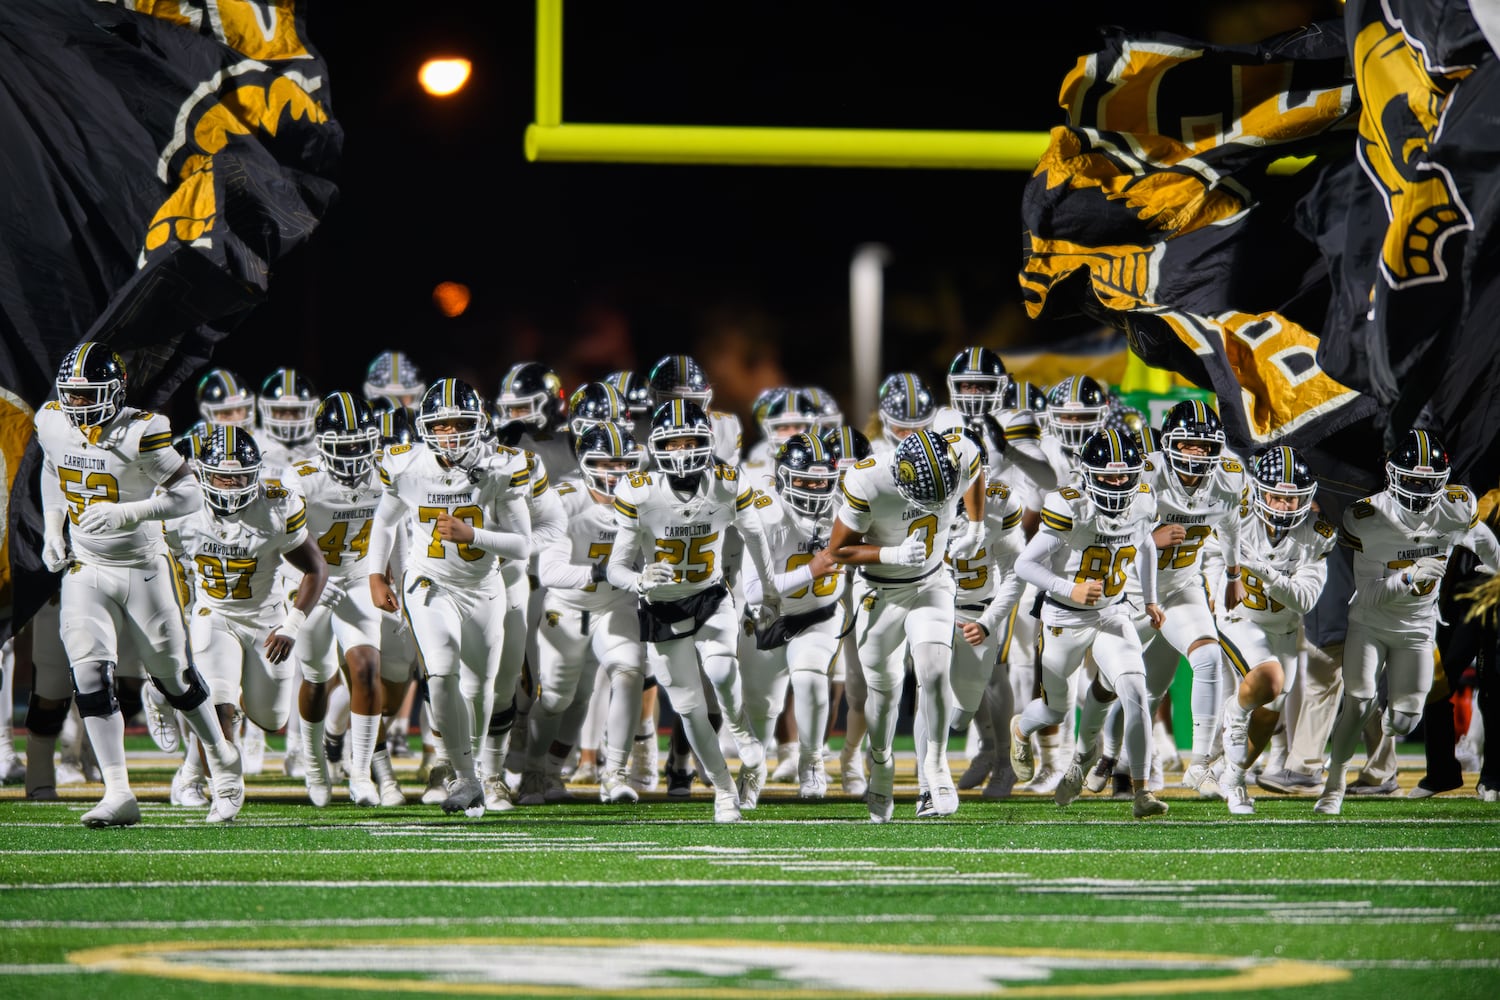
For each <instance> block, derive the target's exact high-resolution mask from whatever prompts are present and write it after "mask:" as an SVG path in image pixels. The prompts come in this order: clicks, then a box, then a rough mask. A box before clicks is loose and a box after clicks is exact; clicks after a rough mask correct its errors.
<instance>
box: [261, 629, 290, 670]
mask: <svg viewBox="0 0 1500 1000" xmlns="http://www.w3.org/2000/svg"><path fill="white" fill-rule="evenodd" d="M296 641H297V640H296V639H294V638H292V637H290V636H285V635H282V634H281V633H280V632H272V633H271V634H270V635H268V636H266V659H268V660H270V661H271V662H272V663H280V662H281V661H282V660H285V659H286V658H287V657H288V656H290V655H292V645H293V643H295V642H296Z"/></svg>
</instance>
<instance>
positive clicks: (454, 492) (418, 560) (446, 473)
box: [380, 444, 531, 588]
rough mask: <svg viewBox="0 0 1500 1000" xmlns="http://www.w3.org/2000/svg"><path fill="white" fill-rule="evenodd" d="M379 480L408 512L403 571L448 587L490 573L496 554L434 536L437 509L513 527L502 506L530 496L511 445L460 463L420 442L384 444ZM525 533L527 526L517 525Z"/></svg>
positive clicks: (489, 526) (486, 524)
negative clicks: (467, 463) (407, 544)
mask: <svg viewBox="0 0 1500 1000" xmlns="http://www.w3.org/2000/svg"><path fill="white" fill-rule="evenodd" d="M380 478H381V482H382V483H384V484H385V492H386V495H388V496H394V497H395V498H396V499H397V500H399V501H400V502H401V505H402V506H403V507H405V508H406V510H407V512H408V514H409V515H411V517H409V518H407V520H408V521H410V522H411V544H410V547H409V548H408V549H407V553H406V560H405V565H406V572H407V573H408V574H413V573H414V574H417V575H420V576H426V577H429V578H431V579H432V580H434V581H436V582H438V583H441V584H446V585H448V586H450V587H459V588H462V587H471V586H474V585H476V584H479V583H480V582H482V581H484V580H485V578H486V577H489V576H491V575H493V574H494V573H495V572H496V569H497V567H498V565H499V558H498V557H497V556H496V555H495V553H493V552H489V551H486V550H484V549H481V548H479V547H477V546H476V545H473V544H469V543H463V542H455V541H449V540H446V539H443V538H441V537H439V535H438V530H437V519H438V517H439V516H440V515H442V514H447V515H449V516H450V517H452V518H455V519H457V520H460V521H463V522H465V523H466V524H469V525H470V526H472V527H475V528H482V529H484V530H486V531H515V530H517V528H518V526H517V525H514V524H512V523H510V522H509V517H508V515H507V513H506V508H507V507H508V506H510V505H512V504H513V503H516V502H519V503H520V504H521V505H522V506H523V508H524V504H525V503H526V501H527V498H528V496H529V492H530V487H531V473H530V471H529V470H528V468H527V465H526V459H525V457H524V456H523V455H522V454H521V453H520V452H518V451H515V450H514V449H510V448H507V449H504V450H501V451H495V452H491V453H489V454H486V455H483V456H481V457H480V458H479V459H478V460H477V461H476V462H475V463H474V464H473V465H472V466H470V467H469V468H467V469H461V468H458V467H456V466H448V465H444V464H443V463H442V462H440V461H438V457H437V456H436V455H435V454H433V452H432V451H431V449H429V448H428V447H427V446H426V445H425V444H416V445H397V446H396V447H394V448H387V449H386V452H385V457H384V459H383V460H382V464H381V466H380ZM520 528H521V530H525V531H527V532H528V533H529V530H530V526H529V525H523V526H520Z"/></svg>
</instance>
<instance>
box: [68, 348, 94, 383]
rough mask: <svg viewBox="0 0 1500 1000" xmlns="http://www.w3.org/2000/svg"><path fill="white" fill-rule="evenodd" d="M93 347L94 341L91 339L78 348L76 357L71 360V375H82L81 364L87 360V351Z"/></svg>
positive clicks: (80, 376) (76, 376) (79, 376)
mask: <svg viewBox="0 0 1500 1000" xmlns="http://www.w3.org/2000/svg"><path fill="white" fill-rule="evenodd" d="M93 349H94V343H93V341H89V342H88V343H87V344H84V345H83V347H82V348H80V349H79V351H78V357H77V358H76V359H75V360H74V361H73V377H74V378H82V377H83V365H84V362H85V361H87V360H88V356H89V352H90V351H92V350H93Z"/></svg>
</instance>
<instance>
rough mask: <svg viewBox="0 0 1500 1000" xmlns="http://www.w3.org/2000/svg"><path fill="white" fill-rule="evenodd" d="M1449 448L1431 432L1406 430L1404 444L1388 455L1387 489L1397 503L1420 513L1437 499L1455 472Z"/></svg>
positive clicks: (1386, 464)
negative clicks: (1449, 458)
mask: <svg viewBox="0 0 1500 1000" xmlns="http://www.w3.org/2000/svg"><path fill="white" fill-rule="evenodd" d="M1452 471H1453V466H1452V463H1450V462H1449V461H1448V449H1446V448H1444V447H1443V442H1441V441H1439V440H1438V439H1437V435H1436V434H1433V433H1431V432H1430V431H1415V430H1413V431H1407V432H1406V437H1404V438H1402V439H1401V444H1400V445H1399V446H1398V447H1397V448H1396V449H1395V450H1393V451H1392V452H1391V453H1390V454H1389V455H1387V456H1386V461H1385V481H1386V489H1387V490H1389V491H1390V494H1391V496H1393V497H1395V498H1396V502H1397V503H1398V504H1400V505H1401V506H1402V507H1404V508H1405V509H1407V510H1409V511H1411V512H1412V513H1413V514H1421V513H1422V512H1424V511H1426V510H1427V509H1428V508H1429V507H1431V506H1432V505H1433V503H1435V502H1436V501H1437V498H1438V494H1440V493H1442V492H1443V487H1444V486H1447V485H1448V476H1449V475H1450V474H1451V473H1452Z"/></svg>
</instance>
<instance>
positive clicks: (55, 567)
mask: <svg viewBox="0 0 1500 1000" xmlns="http://www.w3.org/2000/svg"><path fill="white" fill-rule="evenodd" d="M72 563H73V557H72V556H70V555H68V540H67V539H66V538H65V537H63V536H62V535H48V536H47V538H46V539H45V540H44V541H43V542H42V565H43V566H45V567H47V572H48V573H57V572H60V571H62V570H65V569H67V568H68V567H69V566H70V565H72Z"/></svg>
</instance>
